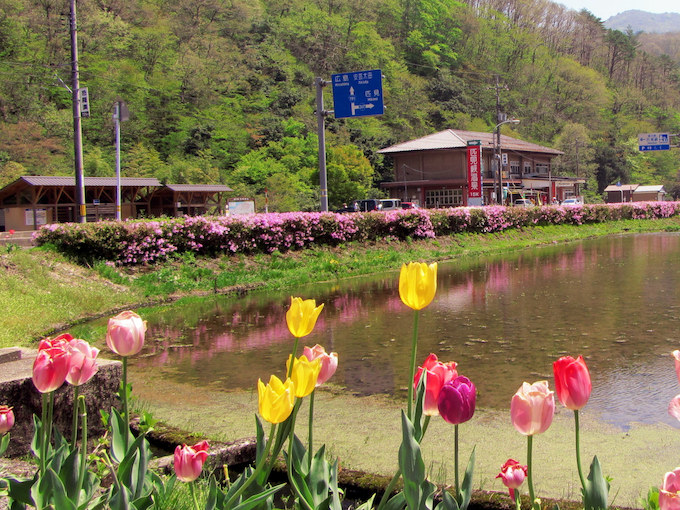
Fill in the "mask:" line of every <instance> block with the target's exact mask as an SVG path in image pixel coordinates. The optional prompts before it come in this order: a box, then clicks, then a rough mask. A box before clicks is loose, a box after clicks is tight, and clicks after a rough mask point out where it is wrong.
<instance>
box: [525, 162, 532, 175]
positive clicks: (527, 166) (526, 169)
mask: <svg viewBox="0 0 680 510" xmlns="http://www.w3.org/2000/svg"><path fill="white" fill-rule="evenodd" d="M530 173H531V163H528V162H527V163H524V174H525V175H526V174H530Z"/></svg>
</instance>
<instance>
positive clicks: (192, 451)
mask: <svg viewBox="0 0 680 510" xmlns="http://www.w3.org/2000/svg"><path fill="white" fill-rule="evenodd" d="M208 448H210V446H209V445H208V442H207V441H201V442H200V443H197V444H195V445H194V446H187V445H183V446H182V447H181V448H180V446H179V445H177V448H175V474H176V475H177V478H179V479H180V480H182V481H183V482H193V481H194V480H196V478H198V477H199V475H200V474H201V471H202V470H203V463H204V462H205V459H207V458H208Z"/></svg>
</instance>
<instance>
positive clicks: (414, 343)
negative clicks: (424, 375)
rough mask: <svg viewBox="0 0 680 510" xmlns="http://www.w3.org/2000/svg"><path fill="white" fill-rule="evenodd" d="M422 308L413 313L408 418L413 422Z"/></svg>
mask: <svg viewBox="0 0 680 510" xmlns="http://www.w3.org/2000/svg"><path fill="white" fill-rule="evenodd" d="M419 317H420V310H414V315H413V340H412V341H411V367H410V370H411V371H410V377H409V379H408V419H409V420H411V422H413V379H414V378H415V376H416V351H417V349H418V318H419Z"/></svg>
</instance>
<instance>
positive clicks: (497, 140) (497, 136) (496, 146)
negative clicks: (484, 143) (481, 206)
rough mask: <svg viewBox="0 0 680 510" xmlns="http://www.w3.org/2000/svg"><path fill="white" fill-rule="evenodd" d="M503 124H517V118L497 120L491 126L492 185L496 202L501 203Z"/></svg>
mask: <svg viewBox="0 0 680 510" xmlns="http://www.w3.org/2000/svg"><path fill="white" fill-rule="evenodd" d="M503 124H519V119H508V120H504V121H503V122H499V123H498V124H496V126H495V127H494V128H493V134H494V137H493V152H494V158H496V176H497V178H496V179H494V183H493V187H494V191H495V192H496V203H498V204H500V203H503V174H502V172H501V126H502V125H503Z"/></svg>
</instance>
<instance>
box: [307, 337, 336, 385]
mask: <svg viewBox="0 0 680 510" xmlns="http://www.w3.org/2000/svg"><path fill="white" fill-rule="evenodd" d="M302 355H303V356H305V357H306V358H307V360H308V361H314V360H315V359H320V360H321V372H319V377H318V378H317V379H316V385H317V386H321V385H322V384H323V383H325V382H326V381H327V380H328V379H330V378H331V377H332V376H333V374H334V373H335V371H336V370H337V368H338V353H337V352H331V353H330V354H328V353H327V352H326V349H324V348H323V347H321V346H320V345H319V344H316V345H315V346H314V347H305V348H304V349H303V350H302Z"/></svg>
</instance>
